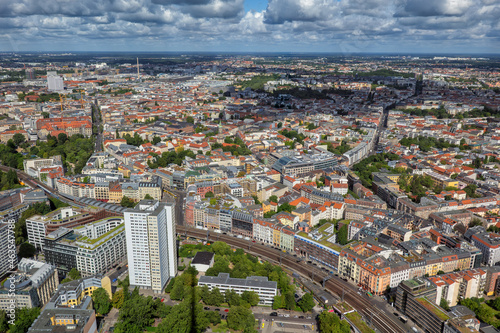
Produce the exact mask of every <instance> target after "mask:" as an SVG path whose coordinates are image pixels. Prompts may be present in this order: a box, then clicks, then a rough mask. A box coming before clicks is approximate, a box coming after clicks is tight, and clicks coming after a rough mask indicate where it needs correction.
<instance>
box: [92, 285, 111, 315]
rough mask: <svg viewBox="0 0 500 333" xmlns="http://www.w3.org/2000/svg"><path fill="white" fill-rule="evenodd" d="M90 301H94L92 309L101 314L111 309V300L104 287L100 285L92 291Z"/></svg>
mask: <svg viewBox="0 0 500 333" xmlns="http://www.w3.org/2000/svg"><path fill="white" fill-rule="evenodd" d="M92 302H93V303H94V310H95V311H96V312H97V313H99V314H102V315H107V314H108V313H109V311H110V310H111V300H110V299H109V295H108V292H107V291H106V289H104V288H102V287H100V288H97V289H96V290H94V292H93V293H92Z"/></svg>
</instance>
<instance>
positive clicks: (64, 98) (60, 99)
mask: <svg viewBox="0 0 500 333" xmlns="http://www.w3.org/2000/svg"><path fill="white" fill-rule="evenodd" d="M63 100H66V96H65V95H63V94H59V101H60V102H61V112H63Z"/></svg>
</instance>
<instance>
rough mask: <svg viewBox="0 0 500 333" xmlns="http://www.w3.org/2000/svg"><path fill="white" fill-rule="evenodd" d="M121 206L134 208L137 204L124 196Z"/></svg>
mask: <svg viewBox="0 0 500 333" xmlns="http://www.w3.org/2000/svg"><path fill="white" fill-rule="evenodd" d="M120 205H121V206H122V207H128V208H133V207H134V206H135V202H134V201H133V200H132V199H130V198H129V197H127V196H126V195H124V196H123V198H122V201H120Z"/></svg>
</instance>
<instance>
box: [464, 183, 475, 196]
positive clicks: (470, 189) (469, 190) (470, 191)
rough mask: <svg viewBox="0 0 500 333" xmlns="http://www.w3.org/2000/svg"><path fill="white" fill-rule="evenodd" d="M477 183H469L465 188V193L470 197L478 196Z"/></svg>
mask: <svg viewBox="0 0 500 333" xmlns="http://www.w3.org/2000/svg"><path fill="white" fill-rule="evenodd" d="M476 190H477V185H475V184H469V185H467V186H466V187H465V188H464V191H465V193H467V196H468V197H471V198H475V197H476Z"/></svg>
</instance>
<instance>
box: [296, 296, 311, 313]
mask: <svg viewBox="0 0 500 333" xmlns="http://www.w3.org/2000/svg"><path fill="white" fill-rule="evenodd" d="M299 306H300V308H301V309H302V311H303V312H308V311H311V310H312V308H314V298H313V296H312V295H311V294H310V293H306V294H304V296H302V298H301V299H300V301H299Z"/></svg>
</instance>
